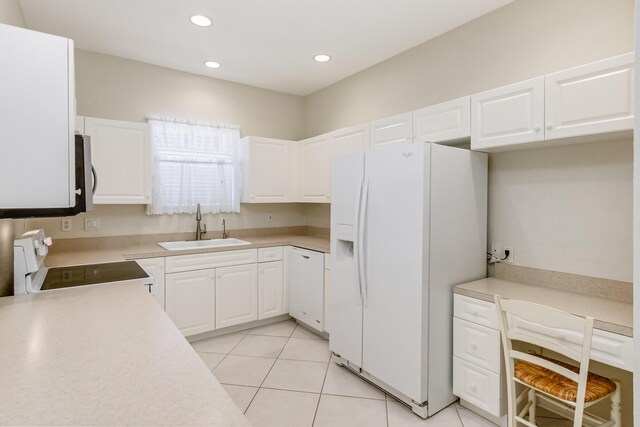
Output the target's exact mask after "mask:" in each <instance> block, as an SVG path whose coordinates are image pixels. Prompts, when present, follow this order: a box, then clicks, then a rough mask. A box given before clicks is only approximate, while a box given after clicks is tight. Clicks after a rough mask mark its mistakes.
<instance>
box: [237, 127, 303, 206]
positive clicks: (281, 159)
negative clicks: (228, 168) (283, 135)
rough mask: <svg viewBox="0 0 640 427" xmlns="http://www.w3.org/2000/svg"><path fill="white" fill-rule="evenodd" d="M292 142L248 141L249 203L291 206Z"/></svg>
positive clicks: (246, 197) (246, 196)
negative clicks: (288, 203)
mask: <svg viewBox="0 0 640 427" xmlns="http://www.w3.org/2000/svg"><path fill="white" fill-rule="evenodd" d="M291 144H292V142H291V141H286V140H282V139H271V138H256V137H247V138H246V139H244V140H243V145H245V147H244V148H245V150H244V151H245V152H246V154H247V158H246V159H245V162H246V163H245V172H246V173H245V184H246V186H245V188H244V189H243V195H242V199H243V201H244V202H245V203H274V202H288V201H290V199H291V194H290V188H291V184H290V169H291V167H290V159H289V150H290V146H291Z"/></svg>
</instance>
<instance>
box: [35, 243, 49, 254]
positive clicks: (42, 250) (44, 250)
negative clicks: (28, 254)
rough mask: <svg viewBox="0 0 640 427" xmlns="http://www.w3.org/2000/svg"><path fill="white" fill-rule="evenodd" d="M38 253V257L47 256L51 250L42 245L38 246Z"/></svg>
mask: <svg viewBox="0 0 640 427" xmlns="http://www.w3.org/2000/svg"><path fill="white" fill-rule="evenodd" d="M36 252H37V253H38V256H46V255H47V253H48V252H49V248H47V247H46V246H44V245H42V246H38V247H37V248H36Z"/></svg>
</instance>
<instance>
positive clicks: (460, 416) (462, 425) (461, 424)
mask: <svg viewBox="0 0 640 427" xmlns="http://www.w3.org/2000/svg"><path fill="white" fill-rule="evenodd" d="M454 405H456V403H454ZM461 407H462V406H459V404H458V406H456V414H458V419H459V420H460V427H464V422H462V415H460V411H458V409H459V408H461Z"/></svg>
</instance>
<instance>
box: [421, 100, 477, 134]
mask: <svg viewBox="0 0 640 427" xmlns="http://www.w3.org/2000/svg"><path fill="white" fill-rule="evenodd" d="M470 136H471V97H470V96H463V97H462V98H458V99H454V100H452V101H448V102H443V103H442V104H437V105H432V106H430V107H426V108H422V109H420V110H417V111H414V112H413V141H414V142H447V141H449V142H456V141H461V140H465V139H467V138H469V137H470Z"/></svg>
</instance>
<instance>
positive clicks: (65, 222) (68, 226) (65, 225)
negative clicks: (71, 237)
mask: <svg viewBox="0 0 640 427" xmlns="http://www.w3.org/2000/svg"><path fill="white" fill-rule="evenodd" d="M61 228H62V231H71V230H73V223H72V222H71V219H70V218H62V227H61Z"/></svg>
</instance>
